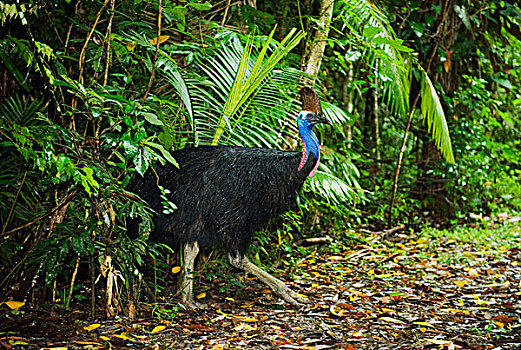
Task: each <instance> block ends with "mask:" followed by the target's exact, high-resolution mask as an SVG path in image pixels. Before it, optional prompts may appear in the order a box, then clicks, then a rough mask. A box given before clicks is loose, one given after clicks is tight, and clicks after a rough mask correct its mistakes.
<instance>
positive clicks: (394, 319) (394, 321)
mask: <svg viewBox="0 0 521 350" xmlns="http://www.w3.org/2000/svg"><path fill="white" fill-rule="evenodd" d="M380 319H381V320H383V321H385V322H392V323H405V322H403V321H402V320H399V319H397V318H392V317H386V316H384V317H380Z"/></svg>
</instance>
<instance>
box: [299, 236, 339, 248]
mask: <svg viewBox="0 0 521 350" xmlns="http://www.w3.org/2000/svg"><path fill="white" fill-rule="evenodd" d="M331 242H333V238H331V237H311V238H303V239H299V240H298V241H296V242H295V244H296V245H302V246H308V245H315V244H328V243H331Z"/></svg>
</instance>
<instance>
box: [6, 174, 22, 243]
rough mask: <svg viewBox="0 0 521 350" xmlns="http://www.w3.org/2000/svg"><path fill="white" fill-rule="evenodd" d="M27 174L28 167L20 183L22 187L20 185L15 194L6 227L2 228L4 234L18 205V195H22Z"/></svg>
mask: <svg viewBox="0 0 521 350" xmlns="http://www.w3.org/2000/svg"><path fill="white" fill-rule="evenodd" d="M26 176H27V169H26V170H25V173H24V177H23V178H22V183H21V184H20V187H18V191H16V195H15V196H14V200H13V205H12V206H11V210H10V211H9V215H7V219H6V220H5V223H4V227H3V228H2V235H3V234H4V232H5V229H6V228H7V225H8V224H9V220H11V217H12V215H13V212H14V208H15V207H16V202H18V196H19V195H20V191H21V190H22V187H23V186H24V184H25V178H26Z"/></svg>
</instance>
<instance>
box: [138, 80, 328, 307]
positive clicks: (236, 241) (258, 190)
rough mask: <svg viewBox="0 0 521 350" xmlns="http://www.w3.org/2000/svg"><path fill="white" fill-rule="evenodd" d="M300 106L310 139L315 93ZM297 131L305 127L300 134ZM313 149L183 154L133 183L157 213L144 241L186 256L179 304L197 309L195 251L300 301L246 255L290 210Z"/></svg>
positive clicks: (304, 94) (211, 149)
mask: <svg viewBox="0 0 521 350" xmlns="http://www.w3.org/2000/svg"><path fill="white" fill-rule="evenodd" d="M301 99H302V103H303V110H305V111H306V113H304V114H303V112H301V113H300V114H299V118H303V119H302V123H301V122H300V119H299V123H300V124H299V129H300V131H301V135H302V133H303V132H304V133H307V132H308V131H306V130H308V129H309V132H311V134H312V130H311V129H312V127H313V125H314V124H315V123H318V122H321V123H329V122H328V121H327V120H326V119H324V118H323V117H322V115H321V110H320V105H319V101H318V97H317V95H316V93H315V92H314V90H313V89H311V88H304V89H302V90H301ZM301 124H302V125H305V126H304V127H302V128H301ZM303 130H304V131H303ZM311 134H310V135H311ZM312 136H313V137H314V140H316V137H315V136H314V134H312ZM308 137H311V136H308ZM310 140H311V139H310ZM315 143H316V147H317V149H316V151H315V153H316V154H315V153H313V152H308V154H306V149H305V148H304V149H303V152H286V151H278V150H273V149H265V148H248V147H232V146H202V147H195V148H187V149H183V150H179V151H175V152H172V156H173V157H174V158H175V159H176V161H177V162H178V164H179V168H177V167H175V166H173V165H170V164H168V165H164V166H160V167H158V168H157V169H156V172H155V173H154V172H150V171H149V172H147V174H145V176H144V177H138V178H136V180H135V181H134V183H133V184H132V185H131V190H132V191H133V192H134V193H136V194H137V195H139V196H140V197H141V198H142V199H143V200H145V201H146V202H147V203H148V204H149V205H150V207H151V208H152V209H153V210H154V211H155V212H156V213H158V214H157V215H156V217H155V218H154V224H155V229H154V231H153V232H152V233H151V234H150V239H151V240H152V241H156V242H161V243H166V244H168V245H170V246H172V247H183V249H184V263H185V279H184V282H183V287H182V288H183V293H184V294H183V296H182V300H183V302H184V303H186V304H188V305H190V306H195V303H194V300H193V295H192V279H191V276H190V274H191V273H192V272H193V266H194V260H195V257H196V256H197V254H198V252H199V250H200V249H204V248H210V247H214V246H219V247H220V248H222V249H223V250H224V251H225V252H226V253H227V254H228V257H229V260H230V263H231V264H232V265H233V266H236V267H238V268H241V269H244V270H246V271H247V272H250V273H252V274H254V275H256V276H257V277H258V278H259V279H261V280H262V281H263V282H265V283H266V284H267V285H268V286H270V287H271V288H272V289H273V290H274V292H275V293H277V294H278V295H280V296H281V297H283V298H284V299H285V300H286V301H288V302H290V303H292V304H298V301H303V298H302V297H300V296H299V295H298V294H296V293H294V292H292V291H291V290H290V289H289V288H288V287H286V285H285V284H284V283H283V282H282V281H280V280H278V279H276V278H275V277H273V276H271V275H269V274H268V273H266V272H264V271H263V270H261V269H260V268H258V267H257V266H255V265H254V264H252V263H251V262H250V261H249V260H248V259H247V258H246V256H245V253H246V250H247V248H248V245H249V244H250V241H251V238H252V235H253V233H254V232H255V231H257V230H261V229H263V228H265V227H266V225H267V223H268V221H269V220H270V219H272V218H274V217H276V216H278V215H280V214H282V213H284V212H285V211H287V210H288V209H289V207H290V205H291V204H292V203H293V202H294V200H295V197H296V195H297V192H298V190H299V189H300V188H301V187H302V185H303V183H304V181H305V179H306V177H307V176H308V175H309V174H310V173H311V172H312V171H314V168H315V166H316V165H317V160H318V140H316V142H315ZM309 148H310V147H308V149H309ZM311 148H312V147H311ZM303 157H304V159H303ZM158 185H160V186H162V187H164V188H166V189H168V190H169V191H170V193H169V194H168V195H167V197H168V199H169V200H170V201H171V202H173V203H174V204H175V205H176V206H177V208H178V209H177V210H175V211H174V212H173V213H172V214H168V215H166V214H162V212H163V204H162V203H161V199H160V197H161V191H160V190H159V188H158Z"/></svg>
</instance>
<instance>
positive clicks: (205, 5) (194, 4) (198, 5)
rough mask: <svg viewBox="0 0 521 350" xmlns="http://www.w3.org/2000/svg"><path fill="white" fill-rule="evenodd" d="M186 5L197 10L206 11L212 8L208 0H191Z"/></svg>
mask: <svg viewBox="0 0 521 350" xmlns="http://www.w3.org/2000/svg"><path fill="white" fill-rule="evenodd" d="M188 5H189V6H191V7H193V8H194V9H196V10H199V11H208V10H210V9H211V8H212V4H210V3H209V2H208V1H207V2H203V3H197V2H191V3H189V4H188Z"/></svg>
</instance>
